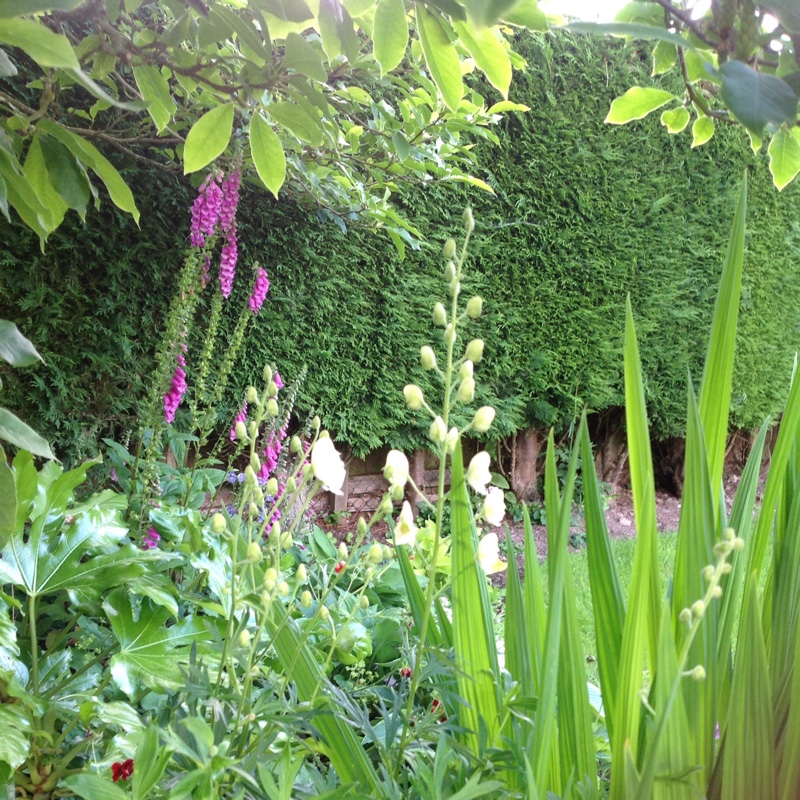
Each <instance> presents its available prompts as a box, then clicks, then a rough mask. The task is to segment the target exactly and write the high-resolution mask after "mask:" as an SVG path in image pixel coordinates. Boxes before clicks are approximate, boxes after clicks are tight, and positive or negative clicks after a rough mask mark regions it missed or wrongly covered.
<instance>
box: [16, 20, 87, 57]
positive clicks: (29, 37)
mask: <svg viewBox="0 0 800 800" xmlns="http://www.w3.org/2000/svg"><path fill="white" fill-rule="evenodd" d="M0 42H4V43H6V44H10V45H11V46H12V47H19V48H20V50H24V51H25V52H26V53H27V54H28V55H29V56H30V57H31V58H32V59H33V60H34V61H35V62H36V63H37V64H39V66H42V67H54V68H56V69H59V68H60V69H80V64H79V63H78V59H77V57H76V56H75V51H74V50H73V49H72V45H71V44H70V43H69V39H67V37H66V36H63V35H61V34H58V33H53V31H51V30H50V29H49V28H47V27H45V26H44V25H43V24H41V23H39V22H34V21H33V20H30V19H20V18H15V19H0Z"/></svg>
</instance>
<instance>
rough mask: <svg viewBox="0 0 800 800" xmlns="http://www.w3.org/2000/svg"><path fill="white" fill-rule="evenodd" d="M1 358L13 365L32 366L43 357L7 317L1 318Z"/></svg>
mask: <svg viewBox="0 0 800 800" xmlns="http://www.w3.org/2000/svg"><path fill="white" fill-rule="evenodd" d="M0 358H2V359H3V360H4V361H7V362H8V363H9V364H11V366H12V367H30V366H31V365H32V364H35V363H36V362H37V361H41V360H42V357H41V356H40V355H39V353H38V352H37V351H36V348H35V347H34V346H33V345H32V344H31V342H30V341H29V340H28V339H26V338H25V337H24V336H23V335H22V334H21V333H20V332H19V328H17V326H16V325H15V324H14V323H13V322H9V321H8V320H6V319H0Z"/></svg>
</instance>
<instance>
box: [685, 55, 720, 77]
mask: <svg viewBox="0 0 800 800" xmlns="http://www.w3.org/2000/svg"><path fill="white" fill-rule="evenodd" d="M684 60H685V62H686V77H687V80H688V81H689V83H697V81H709V80H713V79H714V70H712V69H711V67H714V63H713V62H712V61H711V57H710V56H709V55H708V54H707V53H704V52H703V51H702V50H688V51H687V52H686V54H685V55H684Z"/></svg>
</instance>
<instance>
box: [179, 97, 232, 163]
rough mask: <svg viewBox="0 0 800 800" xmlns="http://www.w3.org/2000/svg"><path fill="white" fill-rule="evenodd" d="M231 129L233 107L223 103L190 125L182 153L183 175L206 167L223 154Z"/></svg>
mask: <svg viewBox="0 0 800 800" xmlns="http://www.w3.org/2000/svg"><path fill="white" fill-rule="evenodd" d="M232 129H233V105H232V104H231V103H225V104H223V105H219V106H217V107H216V108H212V109H211V110H210V111H207V112H206V113H205V114H203V116H202V117H200V119H198V120H197V122H195V124H194V125H192V129H191V130H190V131H189V134H188V135H187V137H186V146H185V148H184V151H183V173H184V175H188V174H190V173H192V172H197V170H199V169H203V167H205V166H208V165H209V164H210V163H211V162H212V161H213V160H214V159H215V158H216V157H217V156H220V155H222V153H224V152H225V148H226V147H227V146H228V142H229V141H230V138H231V130H232Z"/></svg>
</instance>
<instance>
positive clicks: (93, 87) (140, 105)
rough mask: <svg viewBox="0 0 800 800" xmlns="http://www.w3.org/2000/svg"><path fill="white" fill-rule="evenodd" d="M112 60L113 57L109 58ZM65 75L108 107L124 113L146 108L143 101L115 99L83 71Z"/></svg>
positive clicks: (70, 71)
mask: <svg viewBox="0 0 800 800" xmlns="http://www.w3.org/2000/svg"><path fill="white" fill-rule="evenodd" d="M110 58H111V59H112V60H113V56H110ZM110 68H113V64H111V66H110ZM67 73H68V74H69V75H70V76H71V77H72V78H73V79H74V80H75V82H76V83H79V84H80V85H81V86H83V88H84V89H86V91H87V92H89V94H91V95H93V96H94V97H96V98H97V99H98V100H100V101H102V102H103V103H107V104H108V105H109V106H114V107H115V108H122V109H124V110H125V111H144V110H145V109H146V108H147V103H146V102H145V101H144V100H125V101H123V100H118V99H117V98H116V97H113V96H112V95H110V94H109V93H108V92H107V91H106V90H105V89H103V87H102V86H100V84H99V83H97V82H96V81H93V80H92V79H91V78H90V77H89V76H88V75H87V74H86V73H85V72H84V71H83V70H80V69H70V70H67Z"/></svg>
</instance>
